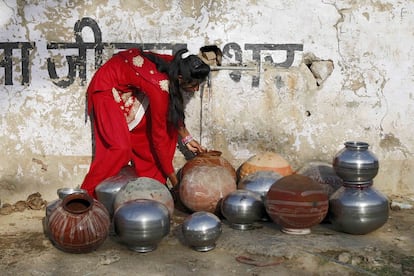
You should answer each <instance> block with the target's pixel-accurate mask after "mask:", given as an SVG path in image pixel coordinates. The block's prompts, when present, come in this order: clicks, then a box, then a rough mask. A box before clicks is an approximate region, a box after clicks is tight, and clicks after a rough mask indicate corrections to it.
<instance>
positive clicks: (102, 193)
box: [95, 166, 138, 218]
mask: <svg viewBox="0 0 414 276" xmlns="http://www.w3.org/2000/svg"><path fill="white" fill-rule="evenodd" d="M137 178H138V176H137V175H136V173H135V170H134V169H133V168H132V167H130V166H126V167H124V168H122V169H121V171H120V172H119V173H118V174H117V175H115V176H111V177H108V178H107V179H105V180H104V181H102V182H101V183H99V184H98V186H96V188H95V193H96V198H97V199H98V200H99V201H100V202H101V203H102V204H103V205H104V206H105V207H106V209H107V210H108V212H109V215H110V217H111V218H112V217H113V215H114V201H115V197H116V195H117V194H118V192H119V191H120V190H121V188H122V187H123V186H125V185H126V184H127V183H128V182H129V181H132V180H135V179H137Z"/></svg>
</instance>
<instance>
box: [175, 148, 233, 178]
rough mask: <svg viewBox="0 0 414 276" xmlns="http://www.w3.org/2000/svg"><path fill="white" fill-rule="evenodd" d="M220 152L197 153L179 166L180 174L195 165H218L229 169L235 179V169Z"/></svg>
mask: <svg viewBox="0 0 414 276" xmlns="http://www.w3.org/2000/svg"><path fill="white" fill-rule="evenodd" d="M221 155H222V152H221V151H218V150H211V151H208V152H204V153H199V154H197V155H196V156H195V157H194V158H193V159H191V160H189V161H187V162H186V163H185V164H184V166H183V167H182V168H181V175H184V174H185V173H186V171H188V170H190V169H191V168H193V167H195V166H200V165H202V166H213V167H215V166H220V167H223V168H225V169H226V170H228V171H229V173H230V174H231V175H232V176H233V177H234V179H236V170H235V168H234V167H233V165H232V164H231V163H230V162H229V161H228V160H227V159H225V158H224V157H222V156H221Z"/></svg>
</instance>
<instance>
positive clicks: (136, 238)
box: [114, 199, 170, 253]
mask: <svg viewBox="0 0 414 276" xmlns="http://www.w3.org/2000/svg"><path fill="white" fill-rule="evenodd" d="M114 226H115V232H116V234H117V235H118V238H119V241H120V242H121V243H123V244H125V245H126V246H127V247H128V248H129V249H131V250H133V251H136V252H140V253H145V252H150V251H153V250H155V249H156V248H157V246H158V244H159V243H160V242H161V240H162V239H163V238H164V237H165V236H166V235H168V233H169V232H170V215H169V211H168V209H167V207H166V206H165V205H164V204H162V203H160V202H158V201H155V200H151V199H136V200H132V201H128V202H125V203H124V204H122V205H121V206H120V207H119V208H117V209H116V210H115V214H114Z"/></svg>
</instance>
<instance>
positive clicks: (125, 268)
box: [0, 197, 414, 276]
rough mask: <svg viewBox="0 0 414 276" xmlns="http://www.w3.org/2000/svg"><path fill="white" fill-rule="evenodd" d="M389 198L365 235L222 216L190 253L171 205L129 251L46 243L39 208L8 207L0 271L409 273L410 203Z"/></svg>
mask: <svg viewBox="0 0 414 276" xmlns="http://www.w3.org/2000/svg"><path fill="white" fill-rule="evenodd" d="M390 202H392V203H396V204H394V205H392V204H391V207H392V208H391V211H390V216H389V219H388V221H387V223H386V224H385V225H384V226H383V227H381V228H380V229H378V230H376V231H374V232H372V233H369V234H367V235H349V234H345V233H340V232H336V231H334V230H333V229H332V227H331V225H330V224H329V223H324V224H320V225H317V226H315V227H313V228H312V233H311V234H309V235H303V236H296V235H289V234H284V233H282V232H281V231H280V228H279V226H278V225H276V224H274V223H271V222H263V223H262V222H261V223H257V225H256V226H257V227H256V228H255V229H253V230H249V231H239V230H235V229H232V228H230V227H229V226H228V225H227V224H226V221H223V233H222V235H221V236H220V238H219V240H218V241H217V244H216V248H215V249H213V250H211V251H208V252H197V251H194V250H193V249H191V248H190V247H188V246H187V245H186V244H185V242H184V241H183V238H182V234H181V228H180V227H181V223H182V222H183V220H184V219H185V217H186V216H187V215H188V214H187V213H183V212H180V211H178V210H176V213H175V215H174V217H173V223H172V227H171V232H170V234H169V235H168V236H167V237H165V238H164V239H163V240H162V241H161V242H160V244H159V245H158V247H157V248H156V249H155V250H154V251H152V252H149V253H137V252H134V251H131V250H129V249H127V248H126V247H125V246H124V245H122V244H120V243H118V242H117V241H116V238H115V237H108V239H107V240H106V241H105V242H104V244H103V245H102V246H101V247H99V248H98V249H97V250H96V251H94V252H91V253H87V254H70V253H65V252H63V251H60V250H58V249H56V248H55V247H54V246H53V245H52V244H51V242H50V241H49V240H48V238H47V237H46V236H45V235H44V232H43V226H42V220H43V218H44V214H45V210H44V208H43V209H40V210H33V209H30V208H20V209H19V210H20V211H19V210H17V209H16V208H15V210H14V211H10V212H1V214H0V275H84V276H86V275H252V276H253V275H414V209H413V208H412V207H411V206H412V205H413V203H414V202H413V199H406V198H401V197H398V198H394V199H391V200H390ZM400 203H402V204H400ZM4 206H6V205H3V207H4ZM407 206H408V207H407ZM3 209H4V208H3ZM0 210H1V209H0ZM3 211H5V210H3Z"/></svg>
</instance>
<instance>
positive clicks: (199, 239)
mask: <svg viewBox="0 0 414 276" xmlns="http://www.w3.org/2000/svg"><path fill="white" fill-rule="evenodd" d="M181 231H182V233H183V237H184V240H185V241H186V242H187V244H188V245H189V246H191V247H192V248H193V249H194V250H196V251H199V252H206V251H210V250H212V249H214V248H215V247H216V241H217V240H218V238H219V237H220V235H221V232H222V229H221V221H220V219H219V218H218V217H217V216H216V215H214V214H212V213H209V212H204V211H200V212H195V213H193V214H191V215H190V216H188V217H187V218H186V219H185V220H184V222H183V224H182V226H181Z"/></svg>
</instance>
